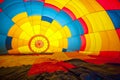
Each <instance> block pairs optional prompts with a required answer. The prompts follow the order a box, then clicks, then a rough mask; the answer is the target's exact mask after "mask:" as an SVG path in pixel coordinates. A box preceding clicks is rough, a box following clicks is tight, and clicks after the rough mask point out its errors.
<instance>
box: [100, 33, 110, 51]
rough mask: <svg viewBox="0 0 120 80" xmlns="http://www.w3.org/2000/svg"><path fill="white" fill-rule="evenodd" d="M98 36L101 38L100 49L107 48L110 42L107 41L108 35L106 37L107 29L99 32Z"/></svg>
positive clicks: (104, 49)
mask: <svg viewBox="0 0 120 80" xmlns="http://www.w3.org/2000/svg"><path fill="white" fill-rule="evenodd" d="M100 36H101V40H102V47H101V51H106V50H109V45H110V44H111V43H110V42H109V37H108V34H107V31H104V32H100Z"/></svg>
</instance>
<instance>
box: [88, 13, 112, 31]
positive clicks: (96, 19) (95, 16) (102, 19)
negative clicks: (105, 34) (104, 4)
mask: <svg viewBox="0 0 120 80" xmlns="http://www.w3.org/2000/svg"><path fill="white" fill-rule="evenodd" d="M86 17H87V19H88V20H89V22H90V23H91V25H92V29H93V32H98V31H104V30H111V29H114V26H113V23H112V22H111V20H110V18H109V17H108V15H107V13H106V12H105V11H101V12H96V13H92V14H89V15H86ZM108 26H109V27H108Z"/></svg>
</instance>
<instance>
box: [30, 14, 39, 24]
mask: <svg viewBox="0 0 120 80" xmlns="http://www.w3.org/2000/svg"><path fill="white" fill-rule="evenodd" d="M29 18H31V19H32V25H38V24H39V25H40V22H41V16H37V15H36V16H30V17H29Z"/></svg>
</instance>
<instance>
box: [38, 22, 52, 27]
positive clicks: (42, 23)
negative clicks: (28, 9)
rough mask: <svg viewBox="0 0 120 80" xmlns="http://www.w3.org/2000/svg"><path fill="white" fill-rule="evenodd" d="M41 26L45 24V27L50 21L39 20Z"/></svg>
mask: <svg viewBox="0 0 120 80" xmlns="http://www.w3.org/2000/svg"><path fill="white" fill-rule="evenodd" d="M40 24H41V25H42V26H45V27H47V26H49V25H50V23H49V22H47V21H41V23H40Z"/></svg>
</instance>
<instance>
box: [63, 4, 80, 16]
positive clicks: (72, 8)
mask: <svg viewBox="0 0 120 80" xmlns="http://www.w3.org/2000/svg"><path fill="white" fill-rule="evenodd" d="M65 7H66V8H68V9H69V10H70V11H72V12H73V13H74V15H75V16H76V18H79V17H80V16H81V15H80V14H79V13H78V11H77V10H76V7H74V6H73V3H72V2H69V3H68V4H66V5H65Z"/></svg>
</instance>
